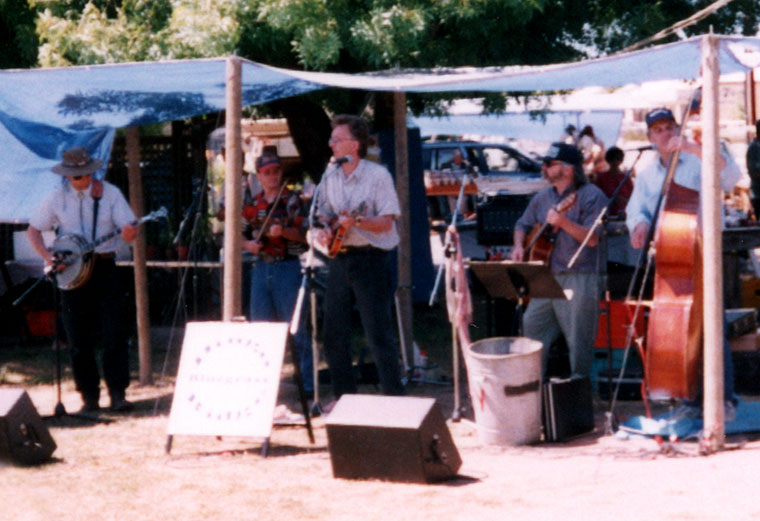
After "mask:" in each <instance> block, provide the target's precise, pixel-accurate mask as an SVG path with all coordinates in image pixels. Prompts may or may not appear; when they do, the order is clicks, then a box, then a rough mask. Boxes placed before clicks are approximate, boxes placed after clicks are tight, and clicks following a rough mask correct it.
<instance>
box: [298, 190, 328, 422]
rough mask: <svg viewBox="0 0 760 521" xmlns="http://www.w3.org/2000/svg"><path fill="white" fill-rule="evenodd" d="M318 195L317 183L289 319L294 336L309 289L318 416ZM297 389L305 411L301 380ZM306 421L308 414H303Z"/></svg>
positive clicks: (313, 407)
mask: <svg viewBox="0 0 760 521" xmlns="http://www.w3.org/2000/svg"><path fill="white" fill-rule="evenodd" d="M318 195H319V185H317V186H315V187H314V195H313V196H312V199H311V207H310V208H309V217H308V220H307V223H308V225H309V233H307V242H308V245H309V250H308V252H307V254H306V263H305V264H306V266H305V267H304V269H303V276H302V277H301V287H300V288H298V297H297V298H296V306H295V310H294V311H293V317H292V318H291V321H290V335H291V337H295V335H296V332H297V331H298V326H299V324H300V321H301V309H302V308H303V301H304V297H305V295H306V289H307V288H308V289H309V304H310V306H311V309H310V316H311V356H312V363H313V370H312V378H313V380H314V401H313V402H312V405H311V415H312V416H320V415H321V414H322V412H323V411H322V405H321V404H320V402H319V347H318V345H317V293H316V288H315V284H316V283H315V281H314V272H315V269H314V258H315V255H314V247H315V246H314V234H313V233H312V231H313V230H314V229H315V226H314V217H315V214H316V207H317V198H318ZM293 360H294V365H296V366H298V365H299V361H298V358H297V357H294V359H293ZM296 371H297V372H298V374H299V375H300V367H296ZM299 391H300V393H301V402H302V406H303V408H304V411H306V401H305V397H304V392H303V381H300V383H299ZM305 416H306V418H307V421H308V418H309V415H308V414H305Z"/></svg>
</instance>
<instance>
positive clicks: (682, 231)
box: [645, 127, 702, 400]
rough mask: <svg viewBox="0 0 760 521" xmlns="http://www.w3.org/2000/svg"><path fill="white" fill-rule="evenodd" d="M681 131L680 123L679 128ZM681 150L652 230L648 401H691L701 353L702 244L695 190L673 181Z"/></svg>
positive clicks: (672, 163) (665, 184) (673, 158)
mask: <svg viewBox="0 0 760 521" xmlns="http://www.w3.org/2000/svg"><path fill="white" fill-rule="evenodd" d="M682 129H683V127H682ZM679 153H680V150H679V149H676V150H675V151H674V152H673V154H672V156H671V159H670V165H669V167H668V172H667V175H666V176H665V180H664V181H663V191H662V195H661V204H660V205H658V208H660V210H659V217H658V218H657V220H656V222H655V223H653V224H652V226H653V228H654V239H653V243H652V244H653V245H654V262H655V267H656V269H655V276H654V292H653V298H652V303H651V309H650V312H649V324H648V326H647V337H646V361H645V377H646V384H647V388H648V393H649V396H650V397H651V398H653V399H670V398H681V399H688V400H693V399H695V398H696V395H697V390H698V388H699V378H700V370H699V369H700V365H701V364H700V362H701V355H702V349H701V348H702V245H701V241H700V238H701V236H700V232H699V224H698V215H697V214H698V212H699V200H700V198H699V192H698V191H696V190H692V189H690V188H686V187H684V186H681V185H679V184H676V183H675V182H674V181H673V179H674V177H675V170H676V166H677V165H678V159H679Z"/></svg>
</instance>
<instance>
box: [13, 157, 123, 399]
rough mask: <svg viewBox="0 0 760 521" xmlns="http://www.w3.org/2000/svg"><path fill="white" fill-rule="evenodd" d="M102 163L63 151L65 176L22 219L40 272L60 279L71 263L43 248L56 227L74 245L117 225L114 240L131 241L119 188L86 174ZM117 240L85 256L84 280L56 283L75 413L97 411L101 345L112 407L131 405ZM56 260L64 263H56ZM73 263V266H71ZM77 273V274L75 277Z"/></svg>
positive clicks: (61, 170)
mask: <svg viewBox="0 0 760 521" xmlns="http://www.w3.org/2000/svg"><path fill="white" fill-rule="evenodd" d="M102 166H103V162H102V161H100V160H99V159H96V158H92V157H90V154H89V153H88V152H87V150H85V149H84V148H81V147H74V148H71V149H69V150H66V151H65V152H64V153H63V160H62V162H61V163H60V164H59V165H56V166H54V167H53V169H52V170H53V172H55V173H56V174H60V175H62V176H64V177H65V179H66V181H65V182H64V183H62V184H61V186H60V187H58V188H56V189H55V190H53V192H52V193H51V194H50V195H48V196H47V197H46V198H45V200H44V201H43V202H42V204H41V205H40V207H39V208H38V209H37V212H36V213H35V215H34V216H33V217H32V218H31V219H30V221H29V229H28V231H27V235H28V237H29V241H30V242H31V244H32V247H33V248H34V249H35V251H36V252H37V254H38V255H39V256H40V257H42V259H43V260H44V261H45V268H46V270H51V269H52V270H55V274H56V275H57V276H58V277H61V278H63V277H67V278H69V274H68V273H67V270H72V269H74V268H75V267H76V266H74V265H73V263H72V264H69V263H68V262H66V260H65V259H63V258H62V256H61V252H56V251H54V250H52V249H48V248H47V247H46V246H45V243H44V242H43V239H42V232H43V231H46V230H53V229H56V230H57V236H58V237H59V238H64V237H68V238H70V239H76V240H75V241H73V243H74V244H76V243H78V242H80V241H81V242H82V243H84V244H86V243H88V242H91V241H95V240H96V239H97V238H98V237H102V236H104V235H106V234H109V233H113V232H115V231H117V230H118V229H121V237H122V239H124V240H125V241H128V242H131V241H132V240H134V238H135V234H136V229H135V226H133V224H132V222H133V221H135V215H134V213H133V212H132V210H131V208H130V207H129V204H128V203H127V201H126V199H125V198H124V196H123V195H122V193H121V191H120V190H119V189H118V188H117V187H116V186H114V185H112V184H111V183H107V182H105V181H99V180H95V179H93V177H92V174H93V173H95V172H97V171H98V170H99V169H100V168H101V167H102ZM115 249H116V238H114V239H111V240H108V241H105V242H103V243H102V244H99V245H98V246H97V247H96V248H95V251H94V252H93V253H86V254H85V257H83V258H85V259H86V261H87V262H88V263H89V262H90V257H87V256H89V255H91V256H92V257H91V262H92V265H93V266H92V272H91V275H90V276H89V278H87V277H84V280H78V281H75V283H73V284H71V285H69V286H68V287H67V286H62V285H61V284H60V283H59V284H58V285H59V286H60V287H62V288H64V289H66V290H65V291H62V292H61V311H62V318H63V325H64V329H65V331H66V336H67V338H68V343H69V349H70V353H71V367H72V371H73V374H74V381H75V382H76V388H77V391H79V393H80V394H81V395H82V400H83V402H84V405H83V407H82V412H96V411H98V410H99V409H100V403H99V402H100V374H99V372H98V366H97V362H96V359H95V346H96V343H98V342H99V343H100V345H101V346H102V348H103V374H104V377H105V381H106V385H107V387H108V393H109V395H110V397H111V403H110V406H111V410H112V411H114V412H126V411H129V410H131V409H132V404H131V403H130V402H128V401H127V400H126V398H125V391H126V388H127V386H128V385H129V359H128V348H127V340H126V331H125V326H126V323H125V313H124V306H123V301H122V300H123V297H124V295H123V292H122V291H121V289H120V288H119V284H117V281H118V276H117V275H118V274H117V272H116V264H115ZM62 261H63V262H62ZM77 266H78V265H77ZM75 275H76V274H75Z"/></svg>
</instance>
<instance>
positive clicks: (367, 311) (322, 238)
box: [314, 116, 404, 398]
mask: <svg viewBox="0 0 760 521" xmlns="http://www.w3.org/2000/svg"><path fill="white" fill-rule="evenodd" d="M332 128H333V130H332V134H331V137H330V141H329V145H330V148H332V152H333V157H335V158H336V160H339V161H340V164H336V165H331V166H329V167H328V169H327V171H326V172H325V174H324V175H323V176H322V181H321V182H320V184H319V186H318V187H317V190H316V192H315V196H314V197H315V200H314V204H316V205H317V207H316V209H317V216H318V217H319V218H320V220H322V221H323V222H333V221H334V222H335V223H336V224H337V225H339V226H341V227H343V229H344V230H346V233H345V236H344V241H343V247H342V248H341V249H340V251H339V252H338V254H337V255H336V256H335V257H334V258H332V259H330V262H329V274H328V279H327V294H326V296H325V323H324V339H325V356H326V358H327V363H328V364H329V366H330V377H331V380H332V386H333V392H334V394H335V398H340V396H341V395H343V394H345V393H355V392H356V381H355V379H354V373H353V365H352V363H353V362H352V353H351V313H352V309H353V302H354V300H355V301H356V306H357V307H358V309H359V314H360V316H361V321H362V325H363V326H364V332H365V333H366V336H367V343H368V344H369V348H370V351H371V352H372V356H373V358H374V360H375V365H376V366H377V370H378V375H379V377H380V387H381V390H382V392H383V393H384V394H389V395H399V394H403V392H404V389H403V385H402V383H401V375H400V371H399V351H398V347H397V345H396V342H395V337H394V322H393V314H392V309H391V304H392V302H393V291H394V287H393V283H392V264H391V262H392V259H393V257H392V256H391V254H390V250H392V249H393V248H394V247H396V245H397V244H398V242H399V236H398V232H397V230H396V218H397V217H398V216H399V215H400V214H401V209H400V206H399V202H398V197H397V195H396V190H395V189H394V187H393V180H392V178H391V175H390V173H389V172H388V171H387V170H386V169H385V168H383V167H382V166H380V165H378V164H376V163H373V162H371V161H367V160H366V159H365V157H366V155H367V147H368V141H369V126H368V124H367V122H366V121H365V120H364V119H362V118H360V117H356V116H338V117H336V118H335V119H334V120H333V122H332ZM362 205H363V206H364V207H365V212H364V213H362V212H359V213H356V210H357V209H359V208H360V207H361V206H362ZM334 235H335V234H334V232H333V229H332V227H331V226H327V227H324V228H320V229H319V230H318V231H317V233H316V239H317V241H318V242H320V243H321V244H322V245H324V246H329V245H330V244H331V243H332V241H333V239H334Z"/></svg>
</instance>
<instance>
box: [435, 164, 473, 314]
mask: <svg viewBox="0 0 760 521" xmlns="http://www.w3.org/2000/svg"><path fill="white" fill-rule="evenodd" d="M469 181H470V175H469V174H464V175H463V176H462V186H460V187H459V194H458V195H457V202H456V205H455V206H454V212H453V213H452V214H451V224H450V225H449V226H456V223H457V217H458V216H459V207H460V205H461V204H462V200H463V199H464V187H465V186H466V185H467V183H469ZM450 248H451V243H450V242H449V241H447V242H446V243H445V244H444V245H443V254H444V255H446V256H448V255H449V249H450ZM443 270H444V263H443V262H441V264H440V265H439V266H438V273H437V274H436V276H435V284H434V285H433V290H432V291H431V292H430V300H429V302H428V305H429V306H430V307H433V304H435V302H436V300H437V296H438V288H439V287H440V286H441V279H442V278H443Z"/></svg>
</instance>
